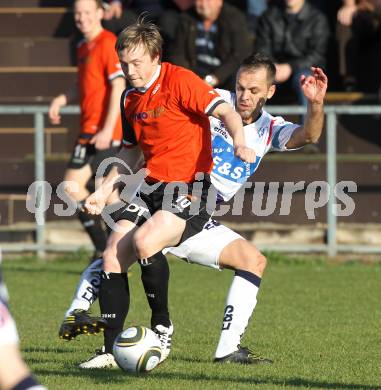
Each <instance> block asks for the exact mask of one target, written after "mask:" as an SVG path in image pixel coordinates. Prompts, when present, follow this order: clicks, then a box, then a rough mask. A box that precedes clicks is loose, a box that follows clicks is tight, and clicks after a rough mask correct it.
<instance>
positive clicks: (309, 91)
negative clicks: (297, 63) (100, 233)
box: [286, 67, 328, 149]
mask: <svg viewBox="0 0 381 390" xmlns="http://www.w3.org/2000/svg"><path fill="white" fill-rule="evenodd" d="M311 71H312V75H310V76H304V75H303V76H301V78H300V83H301V88H302V91H303V94H304V96H305V97H306V98H307V101H308V106H307V114H306V116H305V119H304V125H303V126H302V127H299V128H297V129H296V130H295V131H294V133H293V134H292V136H291V138H290V140H289V141H288V142H287V144H286V146H287V148H289V149H294V148H300V147H302V146H304V145H306V144H310V143H315V142H317V141H318V140H319V138H320V135H321V132H322V130H323V125H324V98H325V94H326V92H327V86H328V78H327V76H326V75H325V73H324V72H323V70H322V69H320V68H314V67H312V68H311Z"/></svg>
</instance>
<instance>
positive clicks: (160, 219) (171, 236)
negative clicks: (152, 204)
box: [134, 210, 186, 258]
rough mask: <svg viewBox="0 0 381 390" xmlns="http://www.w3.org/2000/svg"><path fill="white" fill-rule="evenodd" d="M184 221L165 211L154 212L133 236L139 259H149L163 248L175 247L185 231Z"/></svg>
mask: <svg viewBox="0 0 381 390" xmlns="http://www.w3.org/2000/svg"><path fill="white" fill-rule="evenodd" d="M185 226H186V220H184V219H182V218H179V217H178V216H176V215H175V214H173V213H171V212H169V211H165V210H158V211H156V212H155V213H154V214H153V215H152V217H151V218H149V219H147V221H146V222H144V223H143V225H142V226H140V227H139V228H138V230H137V231H136V233H135V236H134V244H135V248H136V254H137V255H138V257H139V258H145V257H150V256H152V255H154V254H155V253H157V252H159V251H160V250H162V249H163V248H164V247H167V246H173V245H177V243H178V242H180V240H181V237H182V235H183V232H184V230H185Z"/></svg>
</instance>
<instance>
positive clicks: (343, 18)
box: [337, 3, 357, 26]
mask: <svg viewBox="0 0 381 390" xmlns="http://www.w3.org/2000/svg"><path fill="white" fill-rule="evenodd" d="M356 12H357V5H356V4H355V3H354V4H353V5H344V6H343V7H341V8H340V9H339V11H338V12H337V21H338V22H339V23H340V24H342V25H343V26H351V25H352V20H353V16H354V14H355V13H356Z"/></svg>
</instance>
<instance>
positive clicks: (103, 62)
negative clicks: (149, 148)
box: [77, 30, 124, 142]
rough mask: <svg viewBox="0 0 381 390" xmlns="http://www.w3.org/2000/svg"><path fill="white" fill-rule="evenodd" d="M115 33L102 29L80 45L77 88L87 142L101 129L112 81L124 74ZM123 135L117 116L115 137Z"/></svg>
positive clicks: (82, 135) (82, 133)
mask: <svg viewBox="0 0 381 390" xmlns="http://www.w3.org/2000/svg"><path fill="white" fill-rule="evenodd" d="M115 42H116V37H115V35H114V34H113V33H111V32H110V31H107V30H103V31H102V32H101V33H100V34H98V35H97V36H96V37H95V38H94V39H93V40H91V41H89V42H87V41H85V40H84V41H81V42H80V43H79V45H78V47H77V59H78V89H79V97H80V105H81V138H82V139H83V140H84V141H85V142H86V139H87V140H88V139H90V138H91V137H92V136H93V135H94V134H95V133H96V132H98V131H99V130H101V129H102V127H103V124H104V121H105V119H106V115H107V111H108V107H109V99H110V93H111V83H110V82H111V81H112V80H113V79H115V78H116V77H124V75H123V72H122V69H121V66H120V63H119V59H118V56H117V54H116V52H115V48H114V47H115ZM121 139H122V124H121V120H120V118H119V119H118V121H117V123H116V125H115V128H114V133H113V140H118V141H120V140H121Z"/></svg>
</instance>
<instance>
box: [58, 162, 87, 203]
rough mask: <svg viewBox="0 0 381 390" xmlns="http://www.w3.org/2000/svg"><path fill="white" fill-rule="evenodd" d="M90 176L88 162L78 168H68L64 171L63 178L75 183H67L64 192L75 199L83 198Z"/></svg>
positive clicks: (85, 195)
mask: <svg viewBox="0 0 381 390" xmlns="http://www.w3.org/2000/svg"><path fill="white" fill-rule="evenodd" d="M91 176H92V173H91V168H90V165H88V164H86V165H84V166H83V167H81V168H78V169H74V168H68V169H67V170H66V172H65V177H64V180H65V181H68V182H74V183H76V184H73V185H70V183H67V184H66V186H65V192H66V193H67V194H69V195H70V196H71V197H72V198H74V199H75V200H77V201H80V200H83V199H84V198H85V197H87V196H88V191H87V189H86V185H87V182H88V181H89V180H90V178H91ZM77 186H78V187H77Z"/></svg>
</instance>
